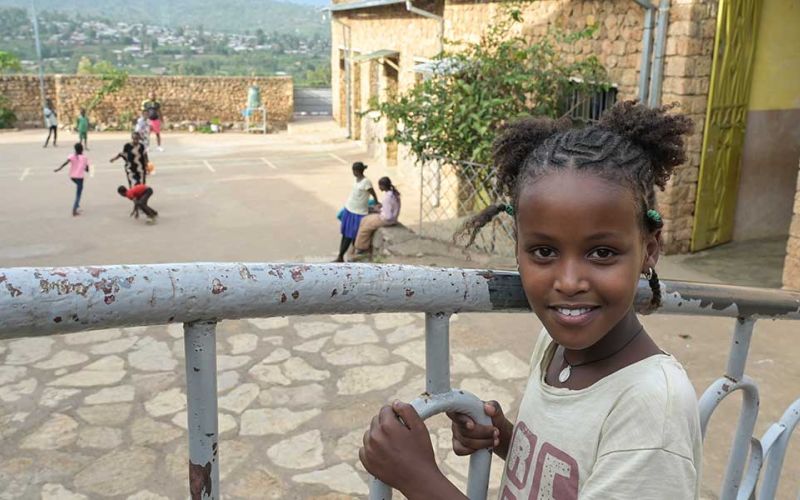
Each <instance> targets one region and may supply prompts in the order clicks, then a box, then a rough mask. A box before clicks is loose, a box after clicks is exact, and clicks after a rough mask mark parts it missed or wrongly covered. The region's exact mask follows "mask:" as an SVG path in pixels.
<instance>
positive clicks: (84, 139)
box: [75, 109, 89, 151]
mask: <svg viewBox="0 0 800 500" xmlns="http://www.w3.org/2000/svg"><path fill="white" fill-rule="evenodd" d="M75 129H76V130H77V131H78V142H80V143H81V144H83V149H85V150H86V151H89V118H87V117H86V110H85V109H81V114H80V115H79V116H78V121H77V123H75Z"/></svg>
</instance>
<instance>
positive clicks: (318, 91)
mask: <svg viewBox="0 0 800 500" xmlns="http://www.w3.org/2000/svg"><path fill="white" fill-rule="evenodd" d="M294 114H295V116H331V115H333V96H332V94H331V89H330V88H295V89H294Z"/></svg>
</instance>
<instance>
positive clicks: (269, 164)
mask: <svg viewBox="0 0 800 500" xmlns="http://www.w3.org/2000/svg"><path fill="white" fill-rule="evenodd" d="M261 161H263V162H264V163H265V164H266V165H267V166H268V167H269V168H271V169H272V170H278V167H276V166H275V164H274V163H272V162H271V161H269V160H267V159H266V158H261Z"/></svg>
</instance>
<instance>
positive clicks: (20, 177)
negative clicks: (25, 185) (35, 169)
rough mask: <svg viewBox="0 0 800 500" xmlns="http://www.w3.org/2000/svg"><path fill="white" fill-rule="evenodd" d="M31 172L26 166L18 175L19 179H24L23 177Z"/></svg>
mask: <svg viewBox="0 0 800 500" xmlns="http://www.w3.org/2000/svg"><path fill="white" fill-rule="evenodd" d="M29 173H31V169H29V168H26V169H25V170H23V171H22V175H20V176H19V180H21V181H24V180H25V177H28V174H29Z"/></svg>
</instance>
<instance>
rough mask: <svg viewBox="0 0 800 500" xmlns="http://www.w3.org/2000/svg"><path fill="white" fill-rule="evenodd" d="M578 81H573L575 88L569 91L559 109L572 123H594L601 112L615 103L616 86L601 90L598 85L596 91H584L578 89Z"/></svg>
mask: <svg viewBox="0 0 800 500" xmlns="http://www.w3.org/2000/svg"><path fill="white" fill-rule="evenodd" d="M578 83H580V81H579V80H573V86H574V87H575V88H572V89H569V90H568V91H567V95H566V97H565V98H564V100H563V102H562V105H561V109H562V112H561V114H562V115H567V116H569V117H570V118H572V120H573V121H576V122H581V123H590V122H595V121H597V120H599V119H600V116H601V115H602V114H603V112H604V111H605V110H607V109H609V108H611V107H612V106H613V105H614V104H616V102H617V86H616V85H615V84H612V85H610V86H609V87H608V88H603V87H602V86H600V85H598V86H597V87H596V90H593V91H588V92H587V91H586V90H580V89H579V88H578V85H577V84H578Z"/></svg>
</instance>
